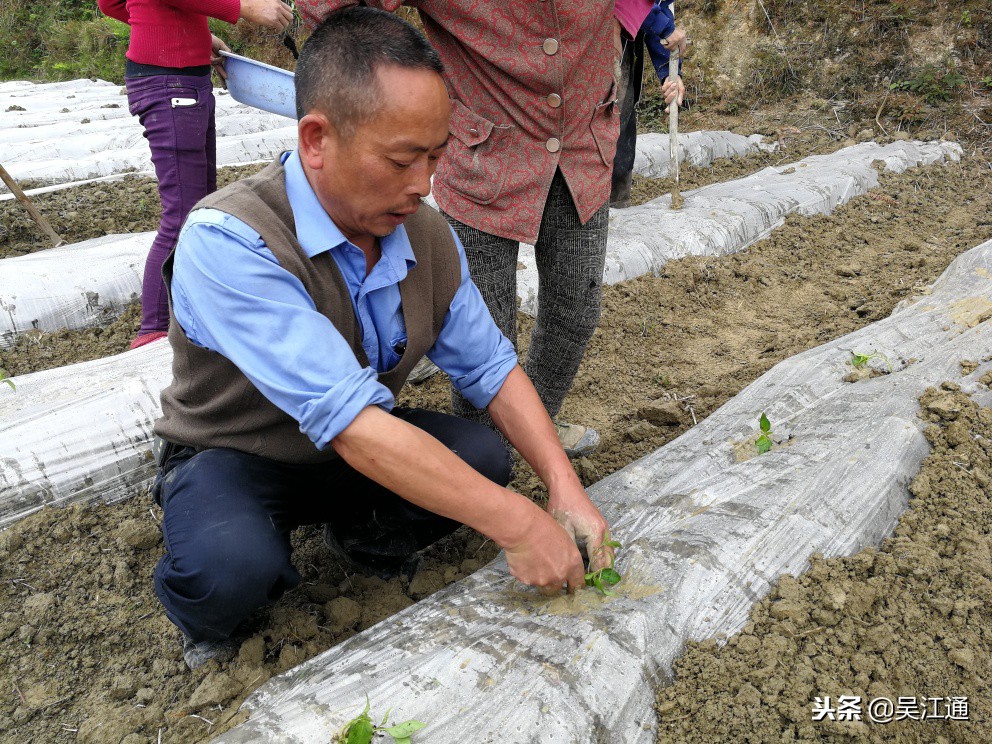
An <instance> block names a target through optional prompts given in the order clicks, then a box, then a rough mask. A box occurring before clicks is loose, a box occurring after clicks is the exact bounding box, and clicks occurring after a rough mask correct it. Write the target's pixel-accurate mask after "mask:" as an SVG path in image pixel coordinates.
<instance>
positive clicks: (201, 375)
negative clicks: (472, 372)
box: [155, 161, 461, 463]
mask: <svg viewBox="0 0 992 744" xmlns="http://www.w3.org/2000/svg"><path fill="white" fill-rule="evenodd" d="M207 207H209V208H211V209H217V210H220V211H222V212H226V213H228V214H230V215H233V216H235V217H237V218H238V219H240V220H242V221H243V222H245V223H246V224H247V225H248V226H249V227H251V228H252V229H253V230H255V231H256V232H257V233H258V234H259V235H260V236H261V238H262V240H263V241H264V242H265V245H266V246H267V247H268V249H269V250H270V251H272V253H273V254H274V255H275V257H276V259H277V260H278V261H279V265H280V266H282V267H283V268H284V269H286V270H287V271H289V272H290V273H291V274H293V275H294V276H296V277H297V278H298V279H299V280H300V281H301V282H302V283H303V286H304V288H305V289H306V291H307V293H308V294H309V295H310V297H311V298H313V301H314V304H315V305H316V308H317V311H318V312H319V313H321V314H322V315H324V316H325V317H327V318H328V319H329V320H330V321H331V323H333V324H334V327H335V328H336V329H337V330H338V331H339V332H340V333H341V335H342V336H343V337H344V338H345V340H346V341H348V342H350V344H351V348H352V350H353V351H354V353H355V356H356V358H357V359H358V361H359V363H361V364H362V366H368V358H367V357H366V355H365V351H364V349H363V348H362V341H361V329H360V327H359V324H358V320H357V319H356V317H355V311H354V307H353V305H352V301H351V296H350V295H349V293H348V288H347V285H346V284H345V281H344V277H343V276H342V275H341V272H340V270H339V269H338V267H337V264H336V263H335V262H334V259H333V258H332V257H331V255H330V253H328V252H324V253H320V254H318V255H316V256H314V257H313V259H310V258H309V257H308V256H307V254H306V253H305V252H304V251H303V248H302V247H301V246H300V244H299V241H297V239H296V225H295V222H294V220H293V211H292V209H291V208H290V205H289V200H288V198H287V197H286V184H285V174H284V171H283V167H282V164H281V163H280V162H278V161H276V162H275V163H273V164H272V165H270V166H268V167H267V168H266V169H265V170H263V171H262V172H260V173H258V174H257V175H254V176H251V177H250V178H246V179H244V180H242V181H238V182H236V183H234V184H231V185H230V186H228V187H226V188H224V189H221V190H220V191H217V192H215V193H214V194H211V195H210V196H208V197H206V198H205V199H203V200H202V201H200V202H199V204H197V205H196V207H195V209H199V208H207ZM406 231H407V235H408V237H409V238H410V244H411V246H412V247H413V253H414V256H415V257H416V259H417V264H416V266H414V267H413V268H411V269H410V271H409V273H408V274H407V276H406V278H405V279H404V280H403V281H402V282H400V285H399V287H400V299H401V302H402V306H403V318H404V320H405V321H406V330H407V346H406V351H405V352H404V354H403V356H402V358H401V359H400V361H399V362H398V363H397V365H396V366H395V367H393V368H392V369H390V370H388V371H386V372H382V373H380V374H379V382H381V383H382V384H383V385H385V386H386V387H388V388H389V389H390V390H391V391H392V393H393V395H396V394H398V393H399V390H400V388H401V387H403V383H405V382H406V379H407V377H408V376H409V375H410V372H411V371H412V370H413V367H414V365H415V364H416V363H417V362H418V361H419V360H420V359H421V357H423V355H424V354H425V353H426V352H427V350H428V349H430V348H431V347H432V346H433V345H434V342H435V341H436V340H437V336H438V333H439V332H440V330H441V325H442V324H443V322H444V317H445V315H446V314H447V312H448V307H449V306H450V305H451V300H452V298H453V297H454V296H455V291H456V290H457V289H458V285H459V282H460V279H461V267H460V264H459V259H458V251H457V249H456V248H455V242H454V239H453V238H452V236H451V231H450V229H449V228H448V225H447V223H446V222H445V220H444V218H443V217H441V215H440V214H438V213H437V212H436V211H435V210H433V209H431V208H430V207H427V206H421V208H420V209H419V210H418V211H417V212H416V214H414V215H413V216H411V217H410V218H409V219H408V220H407V222H406ZM173 257H174V254H173V256H170V257H169V258H168V260H167V261H166V262H165V266H164V267H163V275H164V277H165V284H166V287H167V288H169V294H170V298H169V299H170V302H171V299H172V298H171V286H172V267H173ZM169 342H170V343H171V344H172V349H173V361H172V377H173V379H172V384H171V385H169V387H167V388H166V389H165V390H163V391H162V418H160V419H159V420H158V421H156V422H155V433H156V434H158V436H160V437H162V438H163V439H166V440H168V441H170V442H176V443H179V444H185V445H190V446H193V447H195V448H197V449H201V450H202V449H209V448H212V447H227V448H230V449H236V450H240V451H242V452H250V453H252V454H256V455H261V456H262V457H267V458H270V459H272V460H278V461H280V462H291V463H314V462H321V461H324V460H329V459H331V458H333V457H335V456H336V454H335V452H334V450H333V449H332V448H331V447H326V448H325V449H324V450H323V451H321V450H318V449H317V447H316V446H315V445H314V443H313V442H311V441H310V439H309V438H308V437H307V436H306V435H305V434H303V433H302V432H300V425H299V422H298V421H296V420H295V419H293V418H292V417H290V416H289V415H287V414H286V413H284V412H283V411H281V410H280V409H279V408H277V407H276V406H275V405H273V404H272V403H271V402H270V401H269V400H268V399H267V398H266V397H265V396H263V395H262V393H261V392H259V390H258V388H256V387H255V386H254V385H253V384H252V383H251V382H250V381H249V380H248V378H247V377H245V375H244V374H243V373H242V372H241V370H239V369H238V368H237V367H236V366H235V365H234V364H233V363H232V362H230V361H229V360H228V359H227V358H226V357H224V356H222V355H221V354H219V353H217V352H214V351H210V350H207V349H204V348H202V347H199V346H196V345H195V344H193V343H192V342H191V341H190V340H189V339H188V338H187V337H186V334H185V332H184V331H183V329H182V328H180V326H179V324H178V323H177V322H176V319H175V314H173V316H172V320H171V323H170V325H169Z"/></svg>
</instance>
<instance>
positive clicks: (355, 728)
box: [338, 698, 427, 744]
mask: <svg viewBox="0 0 992 744" xmlns="http://www.w3.org/2000/svg"><path fill="white" fill-rule="evenodd" d="M369 705H370V704H369V701H368V698H366V699H365V710H363V711H362V713H361V715H359V716H358V717H356V718H353V719H351V720H350V721H348V723H346V724H345V727H344V728H343V729H341V735H340V736H339V737H338V741H340V742H341V744H371V742H372V737H373V736H375V735H376V734H378V733H383V734H389V735H390V736H391V737H393V739H394V740H395V741H396V744H410V737H411V736H413V735H414V734H415V733H416V732H418V731H420V729H422V728H424V727H425V726H427V724H426V723H421V722H420V721H403V723H397V724H396V725H395V726H389V727H387V726H386V723H387V721H388V720H389V711H386V715H384V716H383V717H382V723H380V724H379V725H378V726H377V725H376V724H375V723H374V722H373V721H372V716H370V715H369Z"/></svg>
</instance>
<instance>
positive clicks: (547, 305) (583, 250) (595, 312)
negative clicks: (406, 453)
mask: <svg viewBox="0 0 992 744" xmlns="http://www.w3.org/2000/svg"><path fill="white" fill-rule="evenodd" d="M609 211H610V210H609V206H608V205H605V204H604V205H603V206H602V207H600V209H599V210H598V211H597V212H596V213H595V214H593V216H592V217H591V218H590V219H589V221H588V222H586V224H584V225H583V224H582V223H581V222H580V221H579V214H578V212H577V211H576V209H575V203H574V202H573V201H572V194H571V193H570V192H569V190H568V185H567V184H566V183H565V179H564V177H563V176H562V174H561V171H560V170H559V171H556V172H555V176H554V179H553V180H552V182H551V190H550V192H549V193H548V199H547V201H546V202H545V205H544V214H543V216H542V218H541V229H540V232H539V234H538V237H537V244H536V245H535V246H534V249H535V253H536V255H537V272H538V277H539V283H538V311H537V323H536V325H535V326H534V333H533V335H532V336H531V342H530V348H529V350H528V352H527V361H526V362H525V364H524V371H525V372H526V373H527V376H528V377H530V379H531V381H532V382H533V383H534V387H535V388H537V392H538V394H539V395H540V396H541V400H542V401H543V402H544V406H545V408H547V410H548V414H549V415H550V416H551V418H552V419H553V418H555V417H556V416H557V415H558V411H559V410H560V409H561V405H562V402H563V401H564V400H565V395H566V394H567V393H568V391H569V389H570V388H571V387H572V380H573V379H574V378H575V374H576V372H578V370H579V364H580V363H581V362H582V357H583V355H584V354H585V351H586V345H587V344H588V343H589V339H590V338H592V334H593V331H595V330H596V326H597V324H598V323H599V313H600V304H601V303H602V299H603V268H604V264H605V256H606V234H607V228H608V226H609ZM444 216H445V218H446V219H447V220H448V223H449V224H450V225H451V226H452V228H454V230H455V232H456V233H457V234H458V237H459V238H460V239H461V241H462V245H464V246H465V254H466V257H467V258H468V267H469V272H470V273H471V275H472V279H473V280H474V281H475V284H476V286H477V287H478V288H479V291H480V292H481V293H482V298H483V299H484V300H485V302H486V305H488V306H489V312H490V313H492V316H493V320H495V321H496V325H497V326H498V327H499V329H500V330H501V331H502V332H503V335H505V336H506V337H507V338H508V339H510V341H511V342H513V345H514V346H516V345H517V252H518V250H519V248H520V244H519V243H517V242H516V241H514V240H510V239H508V238H501V237H498V236H496V235H490V234H489V233H485V232H482V231H481V230H477V229H475V228H474V227H469V226H468V225H466V224H464V223H462V222H459V221H458V220H456V219H454V218H453V217H451V216H450V215H447V214H445V215H444ZM451 405H452V410H453V411H454V413H455V414H457V415H459V416H462V417H464V418H467V419H471V420H475V421H481V422H483V423H486V424H489V425H490V426H491V425H492V422H491V421H490V420H489V416H488V414H487V413H486V412H485V411H478V410H476V408H475V407H474V406H473V405H472V404H471V403H469V402H468V401H467V400H466V399H465V398H463V397H462V396H461V395H460V394H459V393H458V392H457V391H455V390H452V397H451Z"/></svg>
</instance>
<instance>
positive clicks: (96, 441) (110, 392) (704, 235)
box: [0, 143, 959, 524]
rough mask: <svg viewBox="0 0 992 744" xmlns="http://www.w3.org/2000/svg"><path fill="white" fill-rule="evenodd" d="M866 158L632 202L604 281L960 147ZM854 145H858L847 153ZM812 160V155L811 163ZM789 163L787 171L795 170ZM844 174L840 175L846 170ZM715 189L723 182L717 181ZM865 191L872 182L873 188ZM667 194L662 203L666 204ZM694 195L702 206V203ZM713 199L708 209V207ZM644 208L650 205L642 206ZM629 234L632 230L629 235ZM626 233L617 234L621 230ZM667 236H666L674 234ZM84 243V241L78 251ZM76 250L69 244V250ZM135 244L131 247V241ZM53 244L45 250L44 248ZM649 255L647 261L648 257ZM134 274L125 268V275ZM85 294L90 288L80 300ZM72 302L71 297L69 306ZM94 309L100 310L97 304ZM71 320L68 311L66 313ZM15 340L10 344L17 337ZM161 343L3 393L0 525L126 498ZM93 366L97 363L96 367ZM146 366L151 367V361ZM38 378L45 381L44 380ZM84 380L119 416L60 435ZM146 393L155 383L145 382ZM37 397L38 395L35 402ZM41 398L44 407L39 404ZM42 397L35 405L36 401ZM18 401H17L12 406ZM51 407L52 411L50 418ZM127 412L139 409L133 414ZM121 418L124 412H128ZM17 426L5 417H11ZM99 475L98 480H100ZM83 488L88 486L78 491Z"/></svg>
mask: <svg viewBox="0 0 992 744" xmlns="http://www.w3.org/2000/svg"><path fill="white" fill-rule="evenodd" d="M852 149H858V150H859V151H860V152H861V153H862V159H863V161H864V162H861V161H857V160H856V161H855V162H854V164H848V165H845V164H844V161H845V157H844V152H845V151H841V152H840V153H835V154H834V155H833V156H826V160H819V161H814V162H813V163H809V160H807V161H804V162H807V163H808V165H807V166H806V167H805V168H804V167H803V166H802V163H799V164H797V165H796V166H793V167H794V168H795V171H796V173H799V172H802V173H804V174H805V173H806V172H807V171H808V172H809V173H808V175H806V176H804V180H798V179H796V178H793V176H794V174H790V173H786V174H784V175H778V174H777V171H775V170H774V169H769V172H768V173H767V174H766V178H765V179H764V180H762V181H757V180H753V177H750V178H748V179H742V180H741V181H736V182H731V183H730V184H720V187H727V188H721V189H720V191H719V193H718V194H717V195H714V194H712V193H710V194H708V195H706V196H705V197H702V196H700V195H702V194H703V192H705V191H706V189H701V190H700V191H699V192H696V193H695V194H692V193H690V194H687V195H686V204H687V206H686V209H684V210H683V211H681V212H674V213H673V212H671V211H670V210H668V209H667V207H665V206H664V205H662V206H658V203H657V202H652V203H651V204H650V205H645V206H644V207H634V208H631V209H629V210H623V212H625V213H635V212H636V213H638V214H643V216H642V217H640V218H634V219H632V220H631V221H627V220H626V217H618V218H617V219H615V220H614V222H613V224H612V225H611V234H610V258H609V260H608V264H607V276H606V280H607V281H610V282H613V281H619V280H620V279H622V278H625V277H633V276H637V275H639V274H642V273H645V271H646V270H650V268H648V269H645V266H649V267H652V268H654V269H655V270H657V268H660V266H661V264H662V261H663V260H667V258H676V257H679V256H681V255H687V254H691V253H700V254H711V255H712V254H714V253H717V254H718V253H730V252H732V251H734V250H739V249H741V248H743V247H745V245H747V244H748V243H749V242H754V240H757V239H758V238H759V237H762V236H763V235H764V234H765V233H767V232H768V231H769V230H771V229H772V227H774V226H775V225H776V224H779V223H780V222H781V221H782V219H783V218H784V216H785V214H786V213H787V211H788V210H789V209H790V208H791V209H805V210H809V211H817V210H821V209H823V210H826V209H828V208H829V207H832V206H834V205H835V204H837V203H838V202H840V201H842V200H844V199H846V198H850V197H851V196H854V195H855V193H857V192H856V191H855V187H856V186H857V187H858V188H860V187H862V186H863V185H864V179H868V180H870V179H871V178H872V177H875V172H874V170H873V169H872V168H871V167H870V166H869V165H868V163H870V161H871V158H872V157H883V156H884V157H885V158H886V159H887V162H889V163H892V165H893V166H894V167H907V166H908V165H909V164H911V163H913V162H915V161H914V158H918V159H919V162H932V161H934V160H938V159H940V158H942V157H950V158H956V157H957V153H958V152H959V148H958V146H957V145H953V144H948V143H930V144H922V143H903V144H902V145H900V146H899V147H894V146H891V145H890V146H888V147H886V148H879V147H878V146H874V147H873V148H866V147H865V146H864V145H860V146H858V148H852ZM846 152H850V150H848V151H846ZM810 160H812V159H810ZM786 170H788V169H786ZM820 172H822V173H824V174H826V175H824V177H823V179H822V182H820V181H819V180H818V178H817V176H816V174H817V173H820ZM852 172H854V173H857V174H860V179H855V178H854V177H853V176H851V175H850V174H851V173H852ZM838 174H839V175H838ZM713 188H716V187H713ZM865 188H867V186H865ZM661 201H664V200H661ZM694 202H695V204H694ZM700 205H709V207H710V208H709V209H707V208H706V207H705V206H700ZM642 210H643V211H642ZM678 215H685V217H686V223H685V224H684V225H682V226H681V227H679V217H678ZM656 224H661V225H662V228H663V229H660V230H656V229H655V228H654V226H655V225H656ZM625 230H626V233H625V232H624V231H625ZM618 234H619V235H620V236H621V237H619V238H618V237H616V236H617V235H618ZM665 236H667V237H665ZM646 244H648V245H650V246H651V247H654V248H657V250H656V252H655V253H654V254H650V253H649V252H648V249H647V248H645V247H644V246H645V245H646ZM77 247H78V246H77ZM69 248H70V249H71V248H72V247H71V246H70V247H69ZM129 250H134V246H133V245H132V246H131V247H130V249H129ZM45 252H48V251H44V252H42V253H45ZM646 257H650V259H651V260H650V261H648V260H646ZM20 260H22V259H4V260H3V261H0V265H4V264H6V262H7V261H20ZM621 261H631V266H629V267H625V266H623V265H622V264H621ZM124 273H125V275H126V273H127V272H124ZM131 273H132V279H131V280H130V281H134V282H135V284H134V287H135V289H134V291H139V290H138V288H139V287H140V283H138V279H137V277H134V275H133V272H131ZM72 274H73V272H66V273H65V274H63V275H61V276H60V275H58V274H57V273H49V274H48V276H47V277H46V278H44V279H43V280H39V281H37V282H36V284H38V285H40V286H44V287H45V288H46V290H47V291H48V294H49V296H58V297H68V298H78V297H80V296H84V297H85V298H87V301H88V302H89V301H90V300H92V298H93V297H94V296H96V297H97V298H100V297H103V298H104V299H107V298H110V297H111V296H112V294H113V293H112V292H111V291H110V290H109V289H107V288H106V286H107V285H100V286H98V285H96V284H84V285H79V286H77V285H76V284H75V283H74V279H75V277H73V276H72ZM8 276H9V277H15V280H14V281H15V284H14V285H13V286H11V285H10V284H6V285H4V284H3V283H2V281H3V274H2V273H0V299H2V300H3V302H4V303H7V304H14V305H15V308H16V306H17V305H18V304H20V305H22V306H26V305H27V304H28V298H27V295H26V294H25V292H23V291H20V294H18V295H17V296H18V297H19V300H18V302H15V303H10V302H9V301H8V300H7V299H6V298H8V297H9V296H11V295H12V294H16V292H15V289H16V288H17V284H16V282H18V281H26V280H25V279H21V278H19V277H21V276H22V272H21V271H17V272H16V276H15V273H14V272H11V273H10V274H8ZM59 282H61V283H62V286H63V287H65V286H68V287H70V288H72V287H75V288H73V289H70V290H61V289H60V290H58V291H56V285H57V284H58V283H59ZM110 284H111V285H112V286H115V287H117V289H115V290H114V291H115V292H116V293H117V294H118V295H120V296H126V295H127V287H126V286H125V285H123V284H122V285H121V286H118V285H117V279H116V278H115V279H114V280H113V282H111V283H110ZM530 286H531V287H532V289H531V293H530V303H533V300H534V295H535V294H536V292H534V291H533V290H534V289H536V286H537V285H536V278H535V280H534V282H533V284H532V285H530ZM527 287H528V284H527V272H526V270H525V271H523V272H520V273H519V274H518V288H524V289H526V288H527ZM80 291H82V293H83V294H82V295H80ZM45 302H46V300H45V299H44V296H42V298H41V300H40V301H39V302H37V303H36V305H35V307H39V308H40V307H42V306H43V305H44V304H45ZM60 303H61V301H56V302H51V301H49V302H48V305H47V307H48V309H49V310H50V311H52V312H58V308H59V307H60V306H61V304H60ZM66 304H67V302H66ZM92 304H93V305H95V306H97V309H98V306H99V303H98V302H93V303H92ZM532 307H533V304H528V296H527V295H525V296H524V308H525V309H531V308H532ZM85 312H86V311H85V309H84V310H83V312H82V315H81V314H78V313H77V314H75V315H74V316H72V317H75V318H81V317H83V316H84V315H85ZM65 317H66V320H67V321H68V319H69V315H68V314H67V315H66V316H65ZM5 318H7V319H9V320H10V321H12V320H13V318H14V315H13V313H9V314H8V313H3V312H0V323H6V322H8V321H6V320H4V319H5ZM25 320H26V321H27V322H30V323H32V325H33V324H34V323H37V324H38V327H51V325H52V324H54V323H57V322H58V318H57V317H54V316H53V317H50V318H42V316H41V311H40V310H39V312H37V313H27V314H26V315H25V316H21V317H20V318H19V320H18V322H19V323H21V328H23V327H24V326H23V324H24V322H25ZM13 334H14V329H13V326H10V327H7V328H6V329H5V328H4V326H3V325H0V339H2V338H5V337H6V338H8V339H9V338H11V337H13ZM8 343H9V341H8ZM154 346H155V347H156V348H160V347H165V348H162V349H161V351H160V353H161V356H155V357H148V356H146V355H144V354H135V355H130V354H122V355H119V356H117V357H111V358H110V359H109V360H99V361H98V362H89V363H87V364H83V365H74V366H71V367H65V368H62V369H61V370H51V371H48V372H42V373H39V374H38V375H37V376H36V375H25V376H24V377H22V378H19V379H17V380H15V382H17V383H18V385H19V388H18V391H19V396H18V397H17V399H16V400H13V401H8V399H6V398H4V397H0V442H4V443H5V449H9V450H10V452H9V453H8V452H3V453H2V454H0V457H5V458H6V460H4V461H3V462H2V463H0V524H3V523H4V521H12V520H14V519H16V518H17V517H18V515H19V514H21V513H23V510H24V509H25V508H34V505H37V504H41V503H46V502H51V503H62V502H67V501H71V500H75V499H80V498H89V497H91V496H93V495H99V496H100V497H101V498H104V499H106V500H108V501H113V500H118V499H121V498H124V497H126V496H127V495H129V491H128V489H130V488H132V486H133V485H134V483H136V482H137V481H134V480H128V479H116V480H112V481H110V482H108V484H107V485H106V487H105V488H104V489H103V491H102V492H99V491H94V490H92V489H89V488H88V487H87V482H88V481H87V479H93V478H96V479H100V478H103V475H102V474H103V473H105V472H106V471H107V469H108V468H109V469H111V470H113V469H115V468H117V467H118V464H117V462H116V460H117V459H119V458H124V460H125V462H124V464H122V465H120V467H123V468H125V470H129V469H130V468H131V467H132V465H131V464H129V463H133V462H134V461H136V459H137V460H140V459H141V458H143V457H144V453H145V451H146V450H147V448H148V432H150V430H151V425H152V423H153V421H154V419H155V417H156V416H157V415H158V409H157V407H155V408H147V409H146V408H144V407H137V408H136V407H135V405H134V401H133V400H132V397H131V396H133V395H135V394H138V393H136V392H135V388H134V387H133V386H128V387H122V386H121V385H120V384H119V381H120V380H122V379H131V378H138V379H141V380H142V381H143V383H142V384H143V385H145V388H141V389H140V394H141V395H145V394H147V395H150V396H152V397H153V398H154V400H155V405H156V406H157V400H158V391H159V390H161V388H162V387H164V386H165V385H167V384H168V382H169V379H170V375H171V358H170V356H169V349H168V346H167V345H166V344H164V343H162V344H155V345H154ZM88 365H92V367H90V366H88ZM142 365H152V366H149V367H147V368H145V367H142ZM425 366H427V369H422V370H420V371H419V373H418V379H421V378H422V377H426V376H427V375H429V373H430V371H431V369H430V366H429V365H425ZM36 377H40V378H41V380H43V381H44V382H43V383H39V382H37V381H36ZM83 379H85V390H86V395H87V397H88V399H92V400H93V401H96V402H99V404H100V405H103V406H105V407H106V408H108V409H113V410H114V411H115V413H114V415H113V416H112V417H109V418H108V417H97V418H92V417H89V415H88V414H87V416H86V417H84V418H80V419H79V420H80V421H81V422H86V421H88V426H89V428H87V427H86V426H83V425H82V424H81V425H80V426H79V427H78V429H72V434H71V436H70V435H65V436H61V437H58V436H53V435H52V433H53V432H58V431H60V429H61V427H62V426H63V424H64V422H65V421H75V420H76V417H77V414H76V413H75V412H74V409H73V406H72V403H71V400H69V399H68V398H66V399H65V401H66V402H65V404H64V405H61V406H58V407H46V406H47V403H45V401H46V400H48V399H49V398H52V396H51V395H50V394H49V393H48V392H47V391H48V388H49V386H52V387H54V388H55V389H56V391H59V392H57V395H56V396H55V398H53V399H59V398H58V396H62V395H63V393H62V392H60V391H62V390H63V389H64V390H72V389H75V388H78V387H80V385H82V384H83V383H81V382H80V380H83ZM0 387H2V388H3V389H0V396H2V395H3V394H4V393H5V392H6V386H0ZM146 388H147V389H146ZM35 398H37V399H38V401H36V400H35ZM39 401H40V402H39ZM35 403H38V406H37V407H35ZM7 405H13V406H14V408H7V407H6V406H7ZM22 407H23V408H24V409H25V410H30V411H31V414H30V416H31V418H30V420H26V421H22V418H23V417H24V415H25V414H24V413H23V412H22ZM46 412H47V413H46ZM128 412H130V413H128ZM127 415H133V416H135V418H134V419H132V420H129V419H127ZM121 416H123V418H121ZM3 422H8V423H3ZM7 442H14V443H16V444H15V445H14V446H13V447H6V443H7ZM28 471H30V472H32V473H35V475H33V476H31V477H22V476H20V475H18V474H19V473H21V472H28ZM91 473H95V474H96V475H91ZM80 489H82V492H81V493H77V492H79V491H80Z"/></svg>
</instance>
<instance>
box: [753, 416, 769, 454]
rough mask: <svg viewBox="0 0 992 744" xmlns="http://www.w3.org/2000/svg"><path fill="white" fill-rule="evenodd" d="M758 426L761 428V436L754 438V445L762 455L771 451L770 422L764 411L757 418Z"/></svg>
mask: <svg viewBox="0 0 992 744" xmlns="http://www.w3.org/2000/svg"><path fill="white" fill-rule="evenodd" d="M758 427H759V428H760V429H761V436H759V437H758V438H757V439H755V440H754V446H755V447H757V448H758V454H759V455H763V454H765V453H766V452H769V451H771V448H772V437H771V434H772V422H771V421H769V420H768V417H767V416H766V415H765V414H764V412H762V414H761V418H760V419H758Z"/></svg>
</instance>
